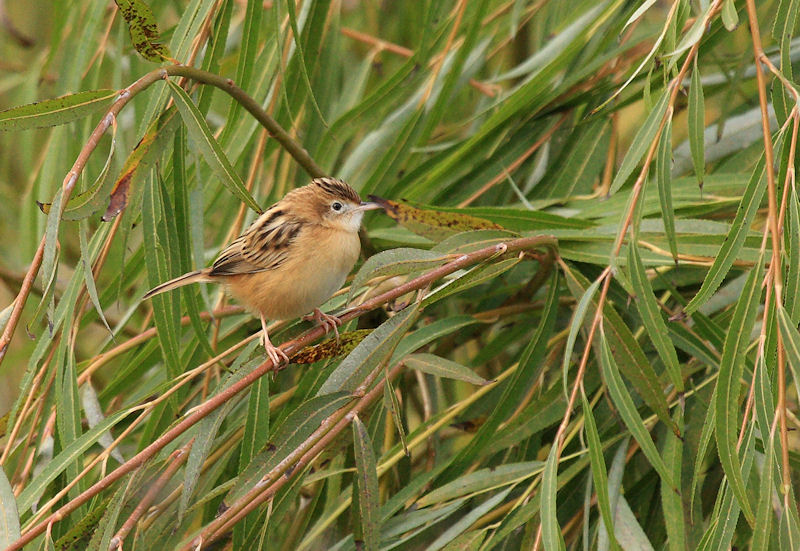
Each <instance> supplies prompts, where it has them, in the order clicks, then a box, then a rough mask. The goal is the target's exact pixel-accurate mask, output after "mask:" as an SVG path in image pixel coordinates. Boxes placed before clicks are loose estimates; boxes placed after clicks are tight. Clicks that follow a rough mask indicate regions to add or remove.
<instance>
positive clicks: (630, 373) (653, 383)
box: [564, 257, 678, 434]
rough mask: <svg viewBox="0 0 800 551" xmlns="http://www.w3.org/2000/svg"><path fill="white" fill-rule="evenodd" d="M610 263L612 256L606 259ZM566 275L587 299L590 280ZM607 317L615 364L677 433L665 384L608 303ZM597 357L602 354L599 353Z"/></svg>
mask: <svg viewBox="0 0 800 551" xmlns="http://www.w3.org/2000/svg"><path fill="white" fill-rule="evenodd" d="M607 260H608V257H606V261H607ZM564 273H565V275H566V276H567V277H566V281H567V286H568V287H569V288H570V292H571V293H572V294H573V296H575V298H578V297H581V296H583V295H584V293H585V292H586V290H587V289H588V288H589V286H590V284H589V281H587V280H586V278H585V277H584V276H583V275H582V274H581V273H580V272H578V271H573V270H569V269H566V270H565V271H564ZM598 300H599V298H594V299H592V301H591V305H592V309H590V311H589V312H590V314H591V315H590V316H589V319H592V316H593V315H594V310H596V309H597V301H598ZM603 316H604V317H603V327H604V329H605V335H606V337H607V338H608V340H609V341H610V346H611V350H612V355H613V358H614V360H615V365H616V366H617V367H618V368H619V369H620V370H621V372H622V374H623V375H624V376H625V377H626V378H627V379H628V380H629V381H630V382H631V383H633V386H634V388H635V389H636V392H637V393H638V394H639V396H641V397H642V399H643V400H644V401H645V403H646V404H647V405H648V406H649V407H650V409H652V410H653V411H654V412H655V413H656V415H658V418H659V419H660V420H661V421H662V422H663V423H664V424H666V425H667V426H668V427H670V429H671V430H672V431H673V432H675V433H676V434H677V433H678V429H677V427H676V426H675V423H674V422H673V421H672V417H671V415H670V413H669V407H668V405H667V400H666V398H665V397H664V393H663V391H662V383H661V382H660V381H659V378H658V375H657V374H656V372H655V369H654V368H653V366H652V364H651V362H650V361H649V360H648V359H647V356H645V354H644V352H643V351H642V348H641V346H640V345H639V343H638V342H637V340H636V339H635V338H634V336H633V333H631V330H630V328H629V327H628V326H627V325H626V324H625V322H624V321H623V320H622V317H620V315H619V314H618V313H617V311H616V310H615V309H614V307H613V305H611V304H608V303H606V304H605V307H604V308H603ZM596 344H597V343H596V342H595V343H594V345H595V346H596ZM596 354H598V355H599V351H598V352H596Z"/></svg>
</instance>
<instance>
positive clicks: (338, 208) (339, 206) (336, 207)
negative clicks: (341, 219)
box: [331, 201, 344, 212]
mask: <svg viewBox="0 0 800 551" xmlns="http://www.w3.org/2000/svg"><path fill="white" fill-rule="evenodd" d="M331 208H332V209H333V210H335V211H336V212H339V211H341V210H342V209H343V208H344V206H343V205H342V204H341V203H340V202H339V201H334V202H333V204H331Z"/></svg>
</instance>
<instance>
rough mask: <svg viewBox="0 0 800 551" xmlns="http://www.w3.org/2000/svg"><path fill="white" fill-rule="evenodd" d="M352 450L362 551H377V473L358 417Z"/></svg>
mask: <svg viewBox="0 0 800 551" xmlns="http://www.w3.org/2000/svg"><path fill="white" fill-rule="evenodd" d="M353 448H354V450H355V456H356V475H357V476H356V481H357V484H356V485H357V487H358V516H359V526H360V528H361V536H362V542H363V546H364V549H365V550H366V551H377V549H378V547H379V546H380V531H379V526H378V518H377V516H378V472H377V470H376V467H375V454H374V452H373V451H372V442H371V441H370V438H369V434H367V429H366V427H365V426H364V423H362V422H361V419H359V418H358V415H356V416H355V417H353Z"/></svg>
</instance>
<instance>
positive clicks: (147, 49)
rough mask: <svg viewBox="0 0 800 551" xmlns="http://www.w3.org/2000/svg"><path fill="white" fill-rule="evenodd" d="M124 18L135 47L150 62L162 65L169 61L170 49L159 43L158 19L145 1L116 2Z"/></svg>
mask: <svg viewBox="0 0 800 551" xmlns="http://www.w3.org/2000/svg"><path fill="white" fill-rule="evenodd" d="M114 2H115V3H116V4H117V7H119V11H120V13H121V14H122V18H123V19H124V20H125V23H126V24H127V25H128V32H129V33H130V35H131V42H132V43H133V47H134V48H135V49H136V51H137V52H139V53H140V54H141V55H142V57H143V58H145V59H147V60H148V61H154V62H156V63H160V62H162V61H165V60H168V59H169V57H170V55H169V49H168V48H167V46H166V45H165V44H161V43H160V42H159V40H160V36H159V33H158V26H157V25H156V19H155V17H153V12H152V10H151V9H150V6H148V5H147V3H146V2H145V1H144V0H114Z"/></svg>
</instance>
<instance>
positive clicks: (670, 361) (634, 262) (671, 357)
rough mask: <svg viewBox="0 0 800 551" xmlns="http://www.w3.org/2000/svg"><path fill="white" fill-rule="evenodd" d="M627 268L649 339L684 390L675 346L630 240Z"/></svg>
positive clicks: (674, 381) (675, 381) (681, 389)
mask: <svg viewBox="0 0 800 551" xmlns="http://www.w3.org/2000/svg"><path fill="white" fill-rule="evenodd" d="M628 269H629V270H630V276H631V284H632V285H633V290H634V292H635V293H636V297H635V299H636V308H637V309H638V310H639V315H640V316H641V318H642V323H643V324H644V327H645V329H646V330H647V334H648V335H649V336H650V342H652V343H653V346H654V347H655V349H656V352H658V356H659V357H660V358H661V361H662V362H664V365H665V366H666V368H667V374H668V375H669V378H670V380H671V381H672V384H673V385H675V389H676V390H678V392H683V377H682V376H681V366H680V364H679V363H678V354H677V353H676V352H675V346H674V345H673V344H672V341H671V340H670V339H669V332H668V330H667V324H666V322H665V321H664V317H663V316H662V314H661V309H660V308H659V307H658V302H657V301H656V297H655V295H654V294H653V286H652V285H651V284H650V280H649V279H647V274H646V273H645V269H644V265H642V259H641V257H640V256H639V247H637V246H636V244H635V243H631V244H630V246H629V247H628Z"/></svg>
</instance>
